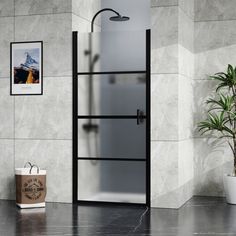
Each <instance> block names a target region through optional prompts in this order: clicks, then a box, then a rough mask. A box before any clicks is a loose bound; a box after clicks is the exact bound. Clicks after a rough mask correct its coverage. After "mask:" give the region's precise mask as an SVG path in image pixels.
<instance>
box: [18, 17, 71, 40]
mask: <svg viewBox="0 0 236 236" xmlns="http://www.w3.org/2000/svg"><path fill="white" fill-rule="evenodd" d="M71 18H72V16H71V14H70V13H64V14H49V15H36V16H16V17H15V19H16V20H15V37H16V40H20V41H24V40H32V41H33V40H44V41H45V42H51V43H54V44H55V43H57V42H60V41H63V42H64V40H65V39H68V40H70V39H71Z"/></svg>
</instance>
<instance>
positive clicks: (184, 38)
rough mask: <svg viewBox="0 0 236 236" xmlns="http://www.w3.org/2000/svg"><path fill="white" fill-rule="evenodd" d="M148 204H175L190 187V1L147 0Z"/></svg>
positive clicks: (189, 192)
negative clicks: (149, 24)
mask: <svg viewBox="0 0 236 236" xmlns="http://www.w3.org/2000/svg"><path fill="white" fill-rule="evenodd" d="M151 17H152V28H151V29H152V52H151V54H152V62H151V63H152V64H151V67H152V68H151V73H152V78H151V100H152V104H151V119H152V120H151V140H152V142H151V205H152V207H168V208H179V207H180V206H181V205H182V204H183V203H185V202H186V201H187V200H188V199H189V198H191V197H192V192H193V140H192V126H193V125H192V123H193V122H192V104H193V96H192V94H193V93H192V79H193V67H194V54H193V28H194V27H193V26H194V23H193V2H192V1H189V0H186V1H184V0H183V1H182V0H179V1H176V0H172V1H171V0H170V1H160V0H153V1H152V8H151Z"/></svg>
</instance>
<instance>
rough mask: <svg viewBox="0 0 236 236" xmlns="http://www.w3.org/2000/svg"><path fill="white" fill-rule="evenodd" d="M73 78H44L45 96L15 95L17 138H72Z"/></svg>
mask: <svg viewBox="0 0 236 236" xmlns="http://www.w3.org/2000/svg"><path fill="white" fill-rule="evenodd" d="M71 94H72V85H71V78H70V77H58V78H44V94H43V96H35V97H32V96H22V97H16V98H15V137H16V138H33V139H71V138H72V134H71V132H72V128H71V127H72V124H71V122H72V107H71V104H72V96H71Z"/></svg>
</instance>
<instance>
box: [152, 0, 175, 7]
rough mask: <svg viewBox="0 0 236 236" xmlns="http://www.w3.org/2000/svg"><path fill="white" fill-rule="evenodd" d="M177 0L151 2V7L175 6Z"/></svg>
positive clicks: (155, 0)
mask: <svg viewBox="0 0 236 236" xmlns="http://www.w3.org/2000/svg"><path fill="white" fill-rule="evenodd" d="M177 5H178V0H151V7H165V6H177Z"/></svg>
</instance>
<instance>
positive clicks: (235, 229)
mask: <svg viewBox="0 0 236 236" xmlns="http://www.w3.org/2000/svg"><path fill="white" fill-rule="evenodd" d="M13 235H19V236H20V235H21V236H29V235H33V236H39V235H81V236H122V235H130V236H132V235H140V236H141V235H142V236H144V235H154V236H172V235H178V236H190V235H201V236H202V235H205V236H209V235H220V236H222V235H227V236H228V235H230V236H231V235H236V206H233V205H227V204H226V203H225V199H224V198H207V197H194V198H193V199H191V200H190V201H189V202H188V203H186V204H185V205H184V206H183V207H182V208H181V209H179V210H170V209H154V208H153V209H151V210H148V209H146V208H142V207H123V206H122V207H121V206H103V207H101V206H73V205H71V204H61V203H47V207H46V209H39V210H37V209H36V210H20V209H18V208H17V207H16V206H15V204H14V202H13V201H0V236H13Z"/></svg>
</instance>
